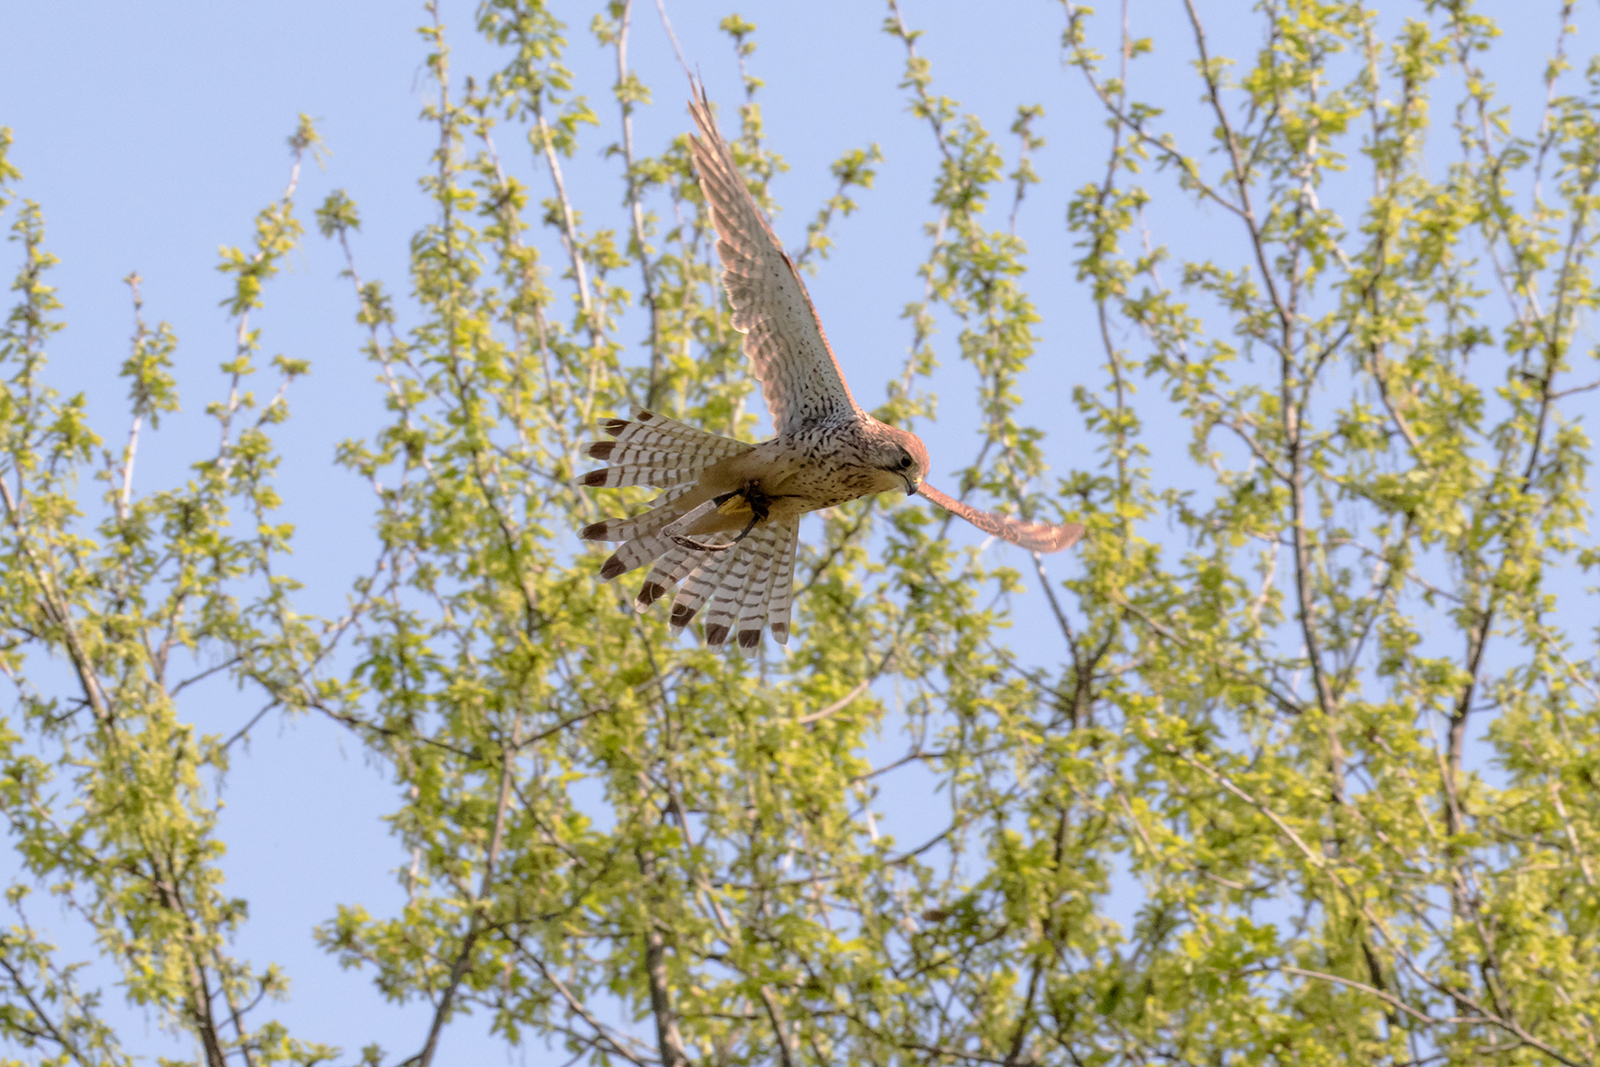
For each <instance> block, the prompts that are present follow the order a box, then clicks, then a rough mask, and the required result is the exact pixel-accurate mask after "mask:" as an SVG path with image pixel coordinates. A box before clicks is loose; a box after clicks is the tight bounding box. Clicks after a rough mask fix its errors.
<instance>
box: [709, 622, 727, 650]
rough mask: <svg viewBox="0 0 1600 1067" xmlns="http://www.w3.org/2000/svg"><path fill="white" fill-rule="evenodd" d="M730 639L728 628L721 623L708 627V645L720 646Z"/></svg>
mask: <svg viewBox="0 0 1600 1067" xmlns="http://www.w3.org/2000/svg"><path fill="white" fill-rule="evenodd" d="M727 639H728V628H727V627H726V626H723V625H722V624H721V623H714V624H712V625H710V626H707V627H706V644H708V645H720V644H722V642H724V641H726V640H727Z"/></svg>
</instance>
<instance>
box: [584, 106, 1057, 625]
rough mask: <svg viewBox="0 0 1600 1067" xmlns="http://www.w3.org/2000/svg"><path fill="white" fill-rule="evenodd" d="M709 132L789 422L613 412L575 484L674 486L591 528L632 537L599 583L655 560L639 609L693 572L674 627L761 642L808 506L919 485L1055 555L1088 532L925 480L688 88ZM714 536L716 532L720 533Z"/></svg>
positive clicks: (769, 367)
mask: <svg viewBox="0 0 1600 1067" xmlns="http://www.w3.org/2000/svg"><path fill="white" fill-rule="evenodd" d="M689 113H690V114H691V115H693V116H694V121H695V125H696V126H698V127H699V128H700V136H699V137H695V136H693V135H691V136H690V143H691V145H692V147H693V155H694V166H695V170H696V171H697V172H698V173H699V176H700V190H701V192H702V194H703V195H704V196H705V199H706V204H707V205H708V206H709V208H710V210H711V221H712V223H713V225H715V227H716V231H717V237H718V240H717V255H718V256H719V257H720V258H721V260H722V266H723V272H722V284H723V287H724V288H725V289H726V290H727V292H728V303H729V304H730V305H732V308H733V318H732V322H733V328H734V329H736V330H738V331H739V332H741V333H743V334H744V335H745V339H744V351H745V355H747V356H748V357H749V358H750V367H751V370H753V371H754V372H755V376H756V380H757V381H759V382H760V383H761V392H762V395H763V396H764V397H765V398H766V401H767V408H768V409H769V410H770V411H771V413H772V426H773V430H774V432H775V433H776V434H777V436H776V437H774V438H773V439H772V440H770V441H764V442H762V443H761V444H750V443H749V442H747V441H739V440H735V439H734V438H731V437H721V436H719V435H717V434H712V433H706V432H705V431H703V430H697V429H695V428H694V427H692V426H686V425H685V424H683V423H681V422H676V421H674V420H673V419H669V418H666V417H665V416H663V415H659V414H657V413H656V412H653V411H645V410H642V409H641V410H636V411H634V413H633V417H632V418H631V419H607V420H606V421H604V422H603V423H601V429H603V430H604V431H605V432H606V433H607V434H609V435H610V436H611V437H612V438H613V440H608V441H595V442H593V443H591V444H588V445H586V446H584V453H585V455H588V456H591V457H593V458H595V459H600V460H606V461H608V462H609V463H610V464H611V466H609V467H606V468H603V469H601V470H597V471H591V472H589V473H588V474H585V475H582V476H581V477H579V478H578V479H577V481H578V484H580V485H585V486H593V487H596V488H608V489H609V488H615V487H620V486H627V485H648V486H656V487H659V488H661V489H664V490H665V492H663V493H662V494H661V495H660V496H659V497H657V498H656V499H655V500H654V501H653V502H652V503H651V505H650V508H649V510H648V511H645V512H644V513H643V514H641V515H637V516H635V517H633V518H631V519H606V520H605V521H603V522H596V523H592V524H590V525H589V526H586V527H584V529H583V533H582V537H583V538H584V540H587V541H621V542H622V546H621V547H620V548H618V549H617V551H616V552H615V553H614V554H613V555H612V556H611V558H610V559H608V560H606V562H605V564H604V566H602V567H601V568H600V580H601V581H610V580H611V579H613V578H615V577H617V576H618V575H621V574H625V573H627V572H628V571H631V570H634V569H636V568H638V567H642V566H644V565H645V564H647V563H653V564H654V566H652V567H651V568H650V572H649V574H647V575H646V576H645V580H644V586H643V588H641V589H640V590H639V595H638V597H637V599H636V600H635V601H634V606H635V607H636V608H637V609H638V610H639V611H644V610H645V609H646V608H648V607H649V606H650V605H651V604H653V603H655V602H656V601H657V600H660V599H661V598H662V597H664V596H666V594H667V592H668V590H670V589H672V587H673V586H676V585H678V583H680V582H682V583H683V586H682V588H681V589H679V590H678V594H677V596H676V597H674V598H673V601H672V615H671V619H670V622H671V625H672V628H673V630H674V632H676V631H678V630H681V629H682V628H683V627H685V626H687V625H689V623H690V621H692V620H693V619H694V617H695V615H696V614H697V613H698V612H699V611H700V610H701V609H702V608H705V611H706V617H705V638H706V644H708V645H714V646H719V645H722V644H724V643H725V642H726V641H727V640H728V637H729V636H730V635H736V637H737V641H738V647H739V649H740V650H741V651H743V652H746V653H753V652H754V650H755V649H756V647H757V646H759V645H760V644H761V632H762V630H763V629H764V628H770V629H771V630H772V636H773V637H774V638H776V639H777V640H778V642H779V643H780V644H786V643H788V640H789V608H790V603H791V601H792V599H793V593H794V557H795V545H796V541H797V537H798V533H799V525H800V516H802V515H804V514H805V513H806V512H808V511H817V510H819V509H821V508H831V507H833V506H835V505H836V504H842V503H844V502H845V501H847V500H854V499H855V498H857V497H861V496H866V495H868V494H869V493H885V492H889V491H890V490H895V489H903V490H905V493H906V495H907V496H910V495H911V494H913V493H921V494H922V495H923V496H925V497H927V498H928V499H929V500H931V501H933V502H934V503H935V504H937V505H939V506H940V507H942V508H944V509H945V510H946V511H949V512H951V513H952V514H955V515H959V516H960V517H961V518H963V519H966V520H967V521H968V522H970V523H972V525H974V526H976V527H977V528H978V529H980V530H982V531H984V532H985V533H988V534H993V535H994V536H996V537H1000V538H1003V539H1005V540H1007V541H1010V542H1011V543H1012V544H1015V545H1020V546H1022V547H1023V548H1026V549H1029V550H1030V551H1033V552H1058V551H1060V550H1061V549H1064V548H1066V547H1067V546H1069V545H1071V544H1072V543H1073V542H1075V541H1077V540H1078V538H1079V537H1081V536H1082V535H1083V527H1082V526H1081V525H1079V524H1078V523H1064V524H1062V525H1059V526H1053V525H1050V524H1048V523H1027V522H1021V521H1019V520H1017V519H1013V518H1009V517H1007V516H1005V515H998V514H995V513H994V512H989V511H979V510H977V509H976V508H972V507H969V506H968V505H966V504H963V503H962V502H961V501H959V500H954V499H952V498H950V497H948V496H946V495H945V494H943V493H941V492H939V490H937V489H935V488H934V487H933V486H931V485H928V484H927V483H925V482H924V481H923V480H922V479H923V478H925V477H926V476H927V473H928V450H927V449H926V448H925V447H923V444H922V440H921V439H920V438H919V437H917V435H916V434H914V433H910V432H908V431H906V430H900V429H896V428H895V427H893V426H888V425H885V424H884V423H881V422H879V421H878V420H877V419H875V418H873V417H872V416H871V415H869V414H867V413H866V412H865V411H864V410H862V408H861V406H860V405H859V404H857V403H856V402H855V398H854V397H852V396H851V395H850V387H849V386H847V385H846V384H845V381H844V372H843V371H842V370H840V368H839V361H838V359H836V358H835V357H834V354H833V349H832V348H831V347H829V345H828V339H827V337H826V336H825V335H824V334H823V332H822V323H821V321H820V320H819V319H818V318H817V311H816V308H815V307H813V306H812V303H811V298H810V297H809V296H808V295H807V294H806V287H805V283H804V282H802V281H801V280H800V274H799V272H798V271H797V270H796V269H795V265H794V261H793V260H791V259H790V258H789V256H788V255H787V254H786V253H785V252H784V250H783V245H782V244H780V243H779V241H778V238H777V235H776V234H774V233H773V231H772V227H771V225H770V224H769V223H768V222H767V219H766V216H765V215H763V214H762V212H761V209H760V208H759V207H757V206H756V202H755V199H754V198H753V197H751V195H750V190H749V189H748V188H747V187H746V186H745V183H744V179H743V178H742V177H741V176H740V174H739V171H738V169H737V167H736V166H735V165H734V162H733V156H732V155H731V154H730V153H729V152H728V146H727V143H726V142H724V141H723V139H722V136H721V134H719V133H718V132H717V127H716V123H715V121H714V120H713V119H712V116H711V106H710V101H709V100H708V99H707V98H706V96H705V90H704V89H702V90H701V91H700V95H699V99H695V98H693V97H691V98H690V100H689ZM708 538H709V540H708Z"/></svg>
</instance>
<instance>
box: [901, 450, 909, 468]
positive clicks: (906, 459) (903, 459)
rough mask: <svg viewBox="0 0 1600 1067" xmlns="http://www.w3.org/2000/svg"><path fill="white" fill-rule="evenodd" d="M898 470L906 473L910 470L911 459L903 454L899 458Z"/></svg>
mask: <svg viewBox="0 0 1600 1067" xmlns="http://www.w3.org/2000/svg"><path fill="white" fill-rule="evenodd" d="M900 469H901V470H903V471H908V470H910V469H911V457H910V456H908V455H905V454H904V453H902V454H901V456H900Z"/></svg>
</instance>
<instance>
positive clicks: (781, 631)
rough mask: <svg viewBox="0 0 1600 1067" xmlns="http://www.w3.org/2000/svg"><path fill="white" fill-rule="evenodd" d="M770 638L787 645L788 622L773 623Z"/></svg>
mask: <svg viewBox="0 0 1600 1067" xmlns="http://www.w3.org/2000/svg"><path fill="white" fill-rule="evenodd" d="M772 638H773V640H775V641H777V642H778V644H780V645H787V644H788V643H789V624H788V623H786V622H775V623H773V624H772Z"/></svg>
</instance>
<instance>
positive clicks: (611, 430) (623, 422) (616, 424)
mask: <svg viewBox="0 0 1600 1067" xmlns="http://www.w3.org/2000/svg"><path fill="white" fill-rule="evenodd" d="M627 428H628V420H627V419H606V420H605V421H604V422H602V423H601V424H600V429H602V430H604V431H605V432H606V433H608V434H610V435H611V436H612V437H617V436H619V435H621V433H622V431H623V430H626V429H627Z"/></svg>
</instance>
